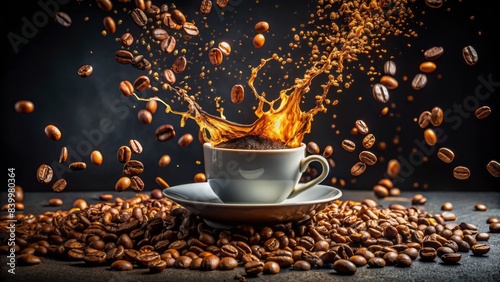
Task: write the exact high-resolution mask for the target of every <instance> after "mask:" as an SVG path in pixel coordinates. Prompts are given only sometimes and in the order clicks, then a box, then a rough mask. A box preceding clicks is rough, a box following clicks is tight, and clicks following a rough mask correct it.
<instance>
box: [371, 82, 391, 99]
mask: <svg viewBox="0 0 500 282" xmlns="http://www.w3.org/2000/svg"><path fill="white" fill-rule="evenodd" d="M372 94H373V98H375V101H377V102H379V103H387V102H389V91H388V90H387V88H386V87H385V86H384V85H383V84H381V83H376V84H375V85H373V88H372Z"/></svg>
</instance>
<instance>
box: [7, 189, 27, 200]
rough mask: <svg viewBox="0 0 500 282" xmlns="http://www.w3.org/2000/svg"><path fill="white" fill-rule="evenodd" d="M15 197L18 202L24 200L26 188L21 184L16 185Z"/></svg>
mask: <svg viewBox="0 0 500 282" xmlns="http://www.w3.org/2000/svg"><path fill="white" fill-rule="evenodd" d="M9 190H10V189H9ZM14 199H15V200H16V202H22V201H23V200H24V190H23V188H22V187H21V186H19V185H16V186H15V187H14Z"/></svg>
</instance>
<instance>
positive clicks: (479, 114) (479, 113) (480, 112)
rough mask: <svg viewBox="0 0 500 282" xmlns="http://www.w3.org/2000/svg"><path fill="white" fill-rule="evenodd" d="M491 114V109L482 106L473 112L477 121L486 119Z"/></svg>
mask: <svg viewBox="0 0 500 282" xmlns="http://www.w3.org/2000/svg"><path fill="white" fill-rule="evenodd" d="M490 114H491V108H490V107H488V106H482V107H479V108H477V109H476V110H475V111H474V115H475V116H476V118H477V119H484V118H487V117H488V116H489V115H490Z"/></svg>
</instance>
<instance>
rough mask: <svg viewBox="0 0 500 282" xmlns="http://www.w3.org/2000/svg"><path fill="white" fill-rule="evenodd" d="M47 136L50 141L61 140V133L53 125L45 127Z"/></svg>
mask: <svg viewBox="0 0 500 282" xmlns="http://www.w3.org/2000/svg"><path fill="white" fill-rule="evenodd" d="M45 135H47V137H49V138H50V140H53V141H57V140H59V139H61V136H62V134H61V131H60V130H59V128H57V127H56V126H55V125H53V124H49V125H47V126H46V127H45Z"/></svg>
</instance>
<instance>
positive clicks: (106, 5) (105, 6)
mask: <svg viewBox="0 0 500 282" xmlns="http://www.w3.org/2000/svg"><path fill="white" fill-rule="evenodd" d="M96 2H97V7H99V9H101V10H103V11H106V12H109V11H111V9H113V3H112V2H111V0H96Z"/></svg>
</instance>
